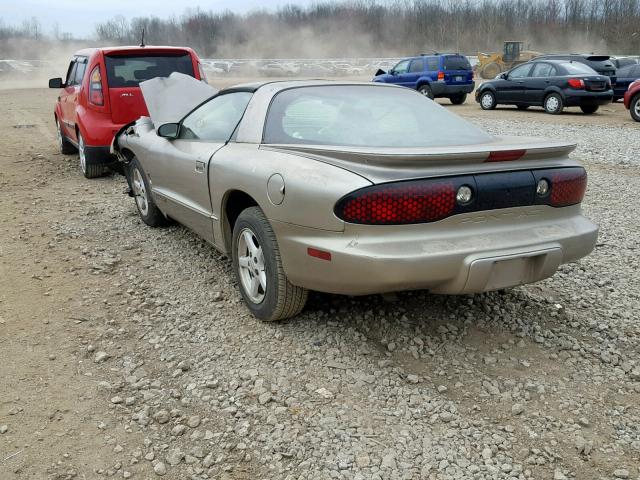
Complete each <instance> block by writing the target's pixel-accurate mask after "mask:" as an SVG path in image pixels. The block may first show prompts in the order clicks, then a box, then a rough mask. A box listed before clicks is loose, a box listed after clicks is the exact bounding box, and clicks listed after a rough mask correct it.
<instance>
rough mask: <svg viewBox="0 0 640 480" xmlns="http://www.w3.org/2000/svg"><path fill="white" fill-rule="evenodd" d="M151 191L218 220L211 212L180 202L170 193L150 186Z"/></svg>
mask: <svg viewBox="0 0 640 480" xmlns="http://www.w3.org/2000/svg"><path fill="white" fill-rule="evenodd" d="M151 191H152V192H153V194H154V195H159V196H161V197H163V198H164V199H166V200H168V201H170V202H173V203H175V204H176V205H180V206H181V207H184V208H188V209H189V210H191V211H192V212H195V213H197V214H199V215H202V216H203V217H207V218H210V219H212V220H215V221H218V217H217V216H216V215H214V214H213V213H209V212H207V211H206V210H202V209H201V208H198V207H195V206H193V205H189V204H188V203H185V202H181V201H180V200H177V199H176V198H175V197H172V196H171V195H168V194H166V193H164V192H161V191H159V190H157V189H156V188H154V187H151Z"/></svg>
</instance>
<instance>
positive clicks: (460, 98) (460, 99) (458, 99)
mask: <svg viewBox="0 0 640 480" xmlns="http://www.w3.org/2000/svg"><path fill="white" fill-rule="evenodd" d="M466 99H467V94H466V93H460V94H458V95H452V96H451V97H449V100H451V103H453V104H454V105H462V104H463V103H464V102H465V100H466Z"/></svg>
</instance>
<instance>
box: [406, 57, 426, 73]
mask: <svg viewBox="0 0 640 480" xmlns="http://www.w3.org/2000/svg"><path fill="white" fill-rule="evenodd" d="M409 72H410V73H420V72H424V60H422V59H421V58H420V59H416V60H412V61H411V67H409Z"/></svg>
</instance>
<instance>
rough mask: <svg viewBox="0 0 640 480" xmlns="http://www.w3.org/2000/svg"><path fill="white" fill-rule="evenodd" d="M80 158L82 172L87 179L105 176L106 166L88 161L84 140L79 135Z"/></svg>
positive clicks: (79, 134)
mask: <svg viewBox="0 0 640 480" xmlns="http://www.w3.org/2000/svg"><path fill="white" fill-rule="evenodd" d="M78 157H80V170H82V174H83V175H84V176H85V178H98V177H101V176H103V175H104V174H105V168H104V165H100V164H97V165H96V164H95V163H91V162H90V161H87V155H86V152H85V148H84V138H82V134H81V133H78Z"/></svg>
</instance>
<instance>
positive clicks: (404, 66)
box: [393, 60, 409, 74]
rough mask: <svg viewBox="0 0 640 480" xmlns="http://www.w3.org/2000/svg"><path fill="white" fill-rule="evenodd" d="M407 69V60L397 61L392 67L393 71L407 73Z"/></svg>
mask: <svg viewBox="0 0 640 480" xmlns="http://www.w3.org/2000/svg"><path fill="white" fill-rule="evenodd" d="M407 70H409V60H403V61H401V62H400V63H398V64H397V65H396V66H395V67H393V71H394V72H395V73H396V74H397V73H407Z"/></svg>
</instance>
